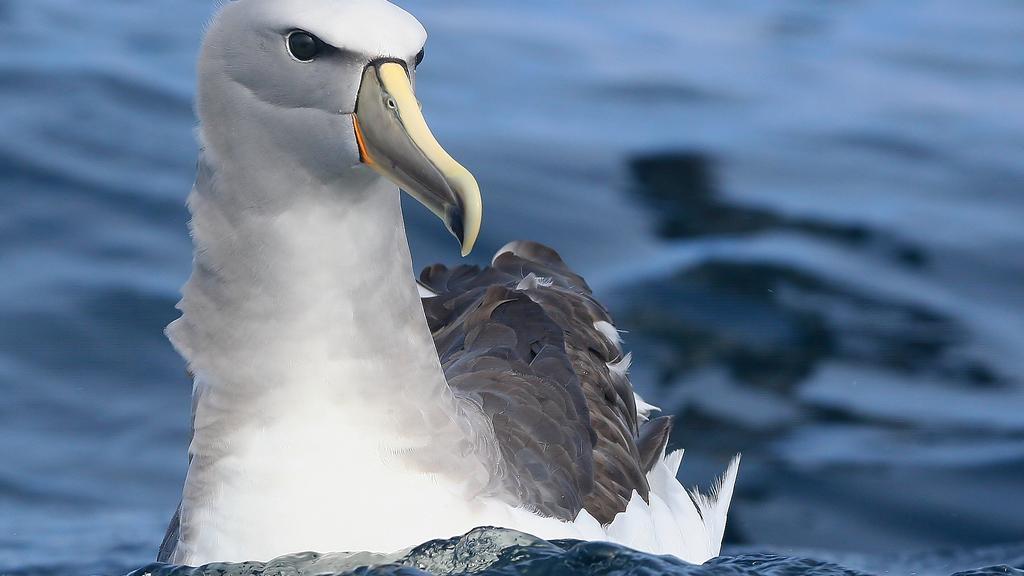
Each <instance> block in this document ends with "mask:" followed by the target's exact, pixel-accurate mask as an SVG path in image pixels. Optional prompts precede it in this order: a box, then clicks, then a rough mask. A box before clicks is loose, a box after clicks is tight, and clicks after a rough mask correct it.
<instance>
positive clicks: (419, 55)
mask: <svg viewBox="0 0 1024 576" xmlns="http://www.w3.org/2000/svg"><path fill="white" fill-rule="evenodd" d="M420 62H423V50H420V53H419V54H417V55H416V62H415V63H414V64H413V65H412V67H413V68H415V67H417V66H419V65H420Z"/></svg>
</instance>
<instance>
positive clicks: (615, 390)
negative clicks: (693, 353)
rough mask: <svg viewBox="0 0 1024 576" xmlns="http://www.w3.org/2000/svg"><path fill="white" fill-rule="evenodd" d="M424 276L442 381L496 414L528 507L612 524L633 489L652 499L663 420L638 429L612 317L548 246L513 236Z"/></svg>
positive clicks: (516, 489) (510, 481)
mask: <svg viewBox="0 0 1024 576" xmlns="http://www.w3.org/2000/svg"><path fill="white" fill-rule="evenodd" d="M420 283H421V284H422V285H424V286H425V287H426V288H428V289H429V290H431V291H432V292H434V293H435V294H437V296H434V297H430V298H425V299H424V300H423V307H424V310H425V312H426V316H427V322H428V323H429V325H430V329H431V331H432V332H433V335H434V344H435V346H436V347H437V351H438V355H439V356H440V358H441V363H442V365H443V366H444V370H445V375H446V376H447V378H448V383H449V384H450V386H451V387H452V389H453V391H454V392H455V393H456V394H457V395H459V396H461V397H463V398H468V399H470V400H472V401H474V402H476V403H478V404H479V405H480V406H481V407H482V408H483V411H484V413H485V414H486V415H487V416H488V417H489V418H490V419H491V421H492V423H493V425H494V431H495V434H496V435H497V439H498V445H499V448H500V450H501V454H502V456H503V458H504V460H505V463H506V466H507V468H508V472H509V474H507V478H505V479H504V481H505V483H506V487H507V488H508V489H510V490H511V492H512V493H513V494H514V495H515V496H516V497H518V498H519V501H520V502H521V503H522V504H523V505H525V506H528V507H530V508H533V509H534V510H536V511H538V512H540V513H542V514H545V515H549V516H553V517H557V518H562V519H567V520H571V519H574V518H575V517H576V515H577V514H578V513H579V511H580V510H581V509H582V508H586V510H587V511H588V512H589V513H590V514H591V515H593V516H594V517H595V518H596V519H597V520H598V521H600V522H601V523H605V524H607V523H609V522H611V521H612V520H613V519H614V517H615V514H617V513H619V512H621V511H623V510H625V508H626V504H627V503H628V502H629V498H630V496H631V495H632V493H633V491H634V490H635V491H636V492H638V493H639V494H640V495H641V496H642V497H643V498H644V499H645V500H646V499H647V498H648V492H649V487H648V485H647V480H646V476H645V474H646V472H647V471H649V470H650V468H651V466H652V465H653V464H654V462H655V461H656V459H657V457H658V456H660V454H661V453H662V451H663V450H664V448H665V443H666V442H667V441H668V429H669V427H670V426H669V424H670V421H669V420H667V419H658V420H654V421H652V422H650V423H647V424H645V425H644V426H643V427H641V426H639V425H638V418H637V410H636V403H635V399H634V396H633V388H632V385H631V384H630V382H629V380H628V379H627V378H626V376H625V375H624V374H622V373H621V372H617V371H614V370H611V369H610V368H609V364H610V363H616V362H621V361H622V360H623V353H622V349H621V347H620V346H619V342H618V338H617V337H612V335H611V334H608V332H610V331H611V319H610V318H609V316H608V312H607V311H606V310H605V309H604V308H603V307H602V306H601V305H600V304H599V303H598V302H597V301H596V300H595V299H594V297H593V295H592V293H591V291H590V287H589V286H587V283H586V282H585V281H584V280H583V278H581V277H580V276H578V275H577V274H575V273H574V272H572V271H571V270H570V269H569V268H568V266H566V265H565V263H564V262H563V261H562V259H561V258H560V257H559V256H558V254H557V253H556V252H555V251H554V250H551V249H550V248H547V247H545V246H542V245H540V244H536V243H532V242H516V243H513V244H510V245H509V246H508V247H506V248H505V249H504V250H503V251H502V252H500V253H499V255H498V256H497V257H495V259H494V262H493V263H492V265H491V266H490V267H487V268H483V269H481V268H479V267H471V266H459V267H457V268H453V269H449V268H446V267H444V266H441V265H434V266H431V267H430V268H427V269H425V270H424V271H423V273H422V274H421V277H420ZM600 323H607V325H606V326H605V331H604V332H602V330H601V329H600V328H599V326H600ZM641 428H642V429H641ZM638 446H639V447H638Z"/></svg>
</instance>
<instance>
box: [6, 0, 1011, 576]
mask: <svg viewBox="0 0 1024 576" xmlns="http://www.w3.org/2000/svg"><path fill="white" fill-rule="evenodd" d="M400 4H402V5H403V6H404V7H405V8H407V9H409V10H410V11H412V12H413V13H414V14H416V15H417V16H418V17H419V18H420V19H421V20H422V21H423V23H424V24H425V25H426V27H427V29H428V30H429V31H430V33H431V39H430V41H429V42H428V45H427V50H426V60H425V62H424V64H423V65H422V66H421V68H420V74H419V82H418V83H419V95H420V98H421V100H422V101H423V104H424V110H425V113H426V116H427V118H428V120H430V121H431V124H432V126H433V128H434V131H435V133H437V135H438V137H439V139H440V140H441V141H442V142H443V143H444V144H445V145H446V147H448V148H449V150H450V151H451V152H452V153H453V155H454V156H456V157H457V158H459V159H460V160H461V161H462V162H463V163H464V164H465V165H466V166H468V167H469V168H470V169H472V170H473V171H474V172H475V174H476V175H477V177H478V178H479V180H480V182H481V185H482V187H483V190H484V193H485V200H486V204H487V208H486V217H485V227H484V235H483V238H482V242H481V245H480V246H479V248H478V249H477V251H476V253H475V254H474V256H473V257H472V260H473V261H475V262H478V263H484V262H486V261H487V260H488V259H489V257H490V255H491V254H492V253H493V252H494V250H496V249H497V248H498V247H500V246H502V245H503V244H505V243H506V242H508V241H509V240H512V239H518V238H528V239H534V240H539V241H542V242H545V243H549V244H550V245H552V246H553V247H555V248H557V249H558V250H559V251H560V252H561V253H562V255H563V256H564V257H565V259H566V260H567V261H568V262H569V263H570V264H571V265H572V266H574V267H576V268H577V269H578V270H580V271H582V272H583V274H584V275H585V276H586V277H587V278H588V279H589V280H590V281H591V283H592V285H593V286H594V288H595V290H596V291H597V292H598V294H599V296H600V297H601V298H602V299H603V301H604V302H606V303H607V304H608V306H609V308H610V309H611V310H612V313H613V315H614V317H615V318H616V321H617V323H618V325H619V327H620V328H622V329H623V330H625V331H627V333H626V334H625V337H626V341H627V345H628V347H629V348H630V349H632V350H633V352H634V354H635V358H636V360H635V362H634V364H633V366H634V371H633V374H634V382H635V384H636V386H637V387H638V388H639V390H640V391H641V392H642V393H643V394H644V395H645V397H646V398H647V399H648V400H649V401H651V402H653V403H655V404H659V405H660V406H662V407H663V408H664V410H665V412H666V413H672V414H676V415H677V416H678V419H677V429H676V431H675V435H674V441H673V445H675V446H677V447H685V448H686V449H687V452H686V458H685V459H684V463H683V467H682V475H683V479H684V480H685V481H686V482H687V483H688V484H694V485H703V486H706V485H707V483H708V482H709V480H710V479H711V478H712V477H713V475H715V474H718V473H719V472H720V471H721V470H722V469H723V468H724V465H725V463H726V462H727V460H728V458H729V457H730V456H731V455H732V454H733V453H735V452H737V451H742V452H743V454H744V460H743V466H742V469H741V474H740V479H739V483H738V485H737V494H736V499H735V501H734V504H733V513H732V515H731V518H730V523H729V532H728V540H729V549H730V550H744V549H756V550H771V551H776V552H779V553H783V554H796V553H804V554H817V555H819V556H820V555H824V556H827V557H842V558H846V559H848V560H849V559H853V560H850V561H851V562H853V563H854V564H856V565H859V566H868V565H871V564H872V563H875V564H884V563H886V562H889V563H890V564H889V565H890V566H892V564H891V563H892V562H896V560H894V559H896V558H906V557H908V556H914V555H919V554H931V555H932V556H931V557H933V558H938V559H937V560H933V561H932V562H933V564H936V563H938V564H941V562H942V560H941V558H943V557H944V556H942V553H939V552H936V551H943V550H945V551H949V550H959V551H961V552H960V553H968V554H981V555H983V554H988V553H991V551H992V550H1007V548H1006V545H1008V544H1009V545H1013V544H1014V543H1016V544H1017V548H1014V549H1015V550H1024V546H1022V545H1021V544H1022V543H1024V376H1022V374H1024V189H1022V187H1024V3H1022V2H1020V1H1019V0H975V1H973V2H970V3H968V2H963V1H957V0H900V1H898V2H897V1H893V0H843V1H838V0H837V1H827V2H826V1H821V2H817V1H815V2H811V1H796V0H777V1H773V2H753V1H733V0H647V1H645V2H635V3H624V2H622V1H621V0H590V1H589V2H587V3H562V2H550V1H540V0H516V1H514V2H513V1H512V0H474V1H472V2H470V1H468V0H466V1H442V0H419V1H413V0H408V1H404V2H400ZM213 9H214V6H213V5H212V4H211V3H210V2H209V1H207V0H149V1H147V2H144V3H142V2H126V1H123V0H90V1H89V2H82V1H81V0H4V1H3V2H0V46H2V49H0V127H2V130H0V392H2V396H0V458H2V460H0V573H4V574H9V573H25V574H29V573H33V574H37V573H46V572H51V573H88V572H96V573H107V574H113V573H118V572H123V571H126V570H127V569H129V568H133V567H137V566H139V565H141V564H144V563H146V562H148V561H150V560H151V559H152V558H153V557H154V555H155V553H156V548H157V545H158V543H159V541H160V538H161V537H162V535H163V531H164V528H165V526H166V523H167V520H168V519H169V517H170V515H171V513H172V512H173V511H174V508H175V506H176V505H177V502H178V498H179V495H180V489H181V483H182V480H183V476H184V472H185V466H186V449H187V440H188V437H187V434H188V433H187V426H188V413H189V395H190V392H191V388H190V382H189V380H188V379H187V378H186V376H185V372H184V366H183V364H182V362H181V360H180V359H179V358H178V356H177V355H176V354H175V353H174V351H173V350H172V349H171V347H170V345H169V344H168V343H167V341H166V340H165V339H164V337H163V334H162V330H163V328H164V326H165V325H166V324H167V323H168V322H170V321H171V320H173V319H174V318H175V317H176V311H175V309H174V304H175V302H176V300H177V298H178V289H179V287H180V286H181V284H182V283H183V282H184V281H185V279H186V277H187V275H188V273H189V269H190V257H191V256H190V250H191V245H190V242H189V238H188V233H187V229H186V222H187V218H188V215H187V213H186V211H185V207H184V201H185V197H186V195H187V194H188V191H189V188H190V186H191V183H192V179H193V175H194V166H195V158H196V145H195V142H194V139H193V131H194V127H195V121H194V118H193V114H192V109H191V102H192V95H193V91H194V78H193V76H194V61H195V58H196V52H197V48H198V45H199V41H200V36H201V33H202V29H203V25H204V22H205V21H206V20H207V19H208V18H209V16H210V15H211V13H212V11H213ZM406 214H407V220H408V221H409V231H410V242H411V244H412V248H413V252H414V254H415V258H416V261H417V265H418V266H425V265H427V264H429V263H431V262H434V261H447V262H454V261H456V260H457V256H458V254H457V249H456V246H455V243H454V241H453V240H452V239H451V238H450V237H448V236H447V234H446V233H445V232H444V230H443V229H442V227H441V226H440V225H438V224H437V222H436V221H435V220H434V219H433V218H432V217H431V216H430V215H429V214H428V213H426V211H425V210H423V209H422V208H420V207H419V206H418V205H415V204H414V203H409V204H407V206H406ZM963 551H967V552H963ZM1021 553H1022V557H1024V552H1021ZM937 569H938V570H941V569H940V568H937ZM924 572H927V570H925V571H924ZM947 573H948V572H947Z"/></svg>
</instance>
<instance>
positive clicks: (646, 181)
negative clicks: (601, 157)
mask: <svg viewBox="0 0 1024 576" xmlns="http://www.w3.org/2000/svg"><path fill="white" fill-rule="evenodd" d="M630 170H631V173H632V176H633V179H634V181H635V183H636V185H635V186H634V187H633V191H634V193H635V194H636V195H637V196H638V197H640V198H641V199H642V200H643V201H644V202H645V203H646V204H647V205H648V206H649V207H650V208H651V210H652V212H653V214H654V216H655V219H656V222H657V229H658V233H659V234H660V235H661V236H663V237H665V238H670V239H682V238H697V237H706V236H735V235H750V234H756V233H760V232H768V231H773V232H777V231H783V230H790V231H795V232H801V233H804V234H808V235H811V236H813V237H816V238H821V239H825V240H829V241H832V242H837V243H840V244H843V245H846V246H852V247H855V248H858V249H862V250H869V251H873V252H878V253H880V254H882V255H884V256H886V257H888V258H890V259H893V260H896V261H898V262H901V263H903V264H905V265H906V266H911V267H920V266H923V265H925V264H927V261H928V256H927V253H926V252H925V250H924V248H922V247H920V246H917V245H915V244H913V243H910V242H908V241H905V240H902V239H900V238H898V237H896V236H894V235H892V234H889V233H885V232H882V231H879V230H875V229H873V228H870V227H868V226H865V225H860V224H847V223H836V222H826V221H823V220H815V219H811V218H803V217H796V216H788V215H785V214H782V213H780V212H777V211H774V210H771V209H769V208H766V207H756V206H743V205H738V204H735V203H734V202H732V201H730V200H729V199H727V198H725V197H723V195H722V193H721V192H720V190H719V185H718V182H717V177H716V168H715V162H714V160H713V159H712V158H711V157H710V156H708V155H707V154H705V153H703V152H696V151H684V152H669V153H664V154H654V155H648V156H641V157H637V158H634V159H633V160H631V161H630Z"/></svg>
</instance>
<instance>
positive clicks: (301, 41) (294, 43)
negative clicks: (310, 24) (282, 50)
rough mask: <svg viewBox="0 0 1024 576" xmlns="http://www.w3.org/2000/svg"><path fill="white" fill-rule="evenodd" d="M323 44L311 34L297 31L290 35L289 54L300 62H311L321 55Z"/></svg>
mask: <svg viewBox="0 0 1024 576" xmlns="http://www.w3.org/2000/svg"><path fill="white" fill-rule="evenodd" d="M321 46H323V42H321V41H320V39H319V38H317V37H316V36H313V35H312V34H310V33H309V32H303V31H302V30H295V31H294V32H292V33H290V34H288V52H291V55H292V57H293V58H295V59H296V60H299V61H300V62H311V61H312V60H313V59H314V58H316V55H317V54H319V53H320V47H321Z"/></svg>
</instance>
